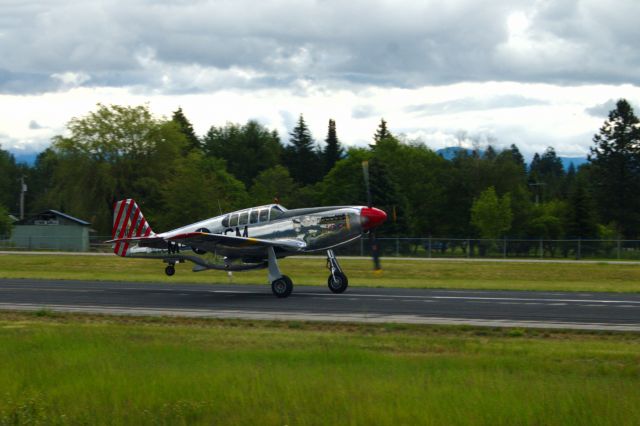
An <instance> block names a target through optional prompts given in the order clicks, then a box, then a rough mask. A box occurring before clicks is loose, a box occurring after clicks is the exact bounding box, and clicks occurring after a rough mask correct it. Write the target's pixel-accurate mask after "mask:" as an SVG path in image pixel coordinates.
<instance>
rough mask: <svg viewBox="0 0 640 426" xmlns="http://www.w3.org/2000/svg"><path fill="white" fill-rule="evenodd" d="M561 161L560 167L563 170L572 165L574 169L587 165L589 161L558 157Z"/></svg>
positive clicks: (582, 158)
mask: <svg viewBox="0 0 640 426" xmlns="http://www.w3.org/2000/svg"><path fill="white" fill-rule="evenodd" d="M558 158H559V159H560V160H561V161H562V166H563V167H564V169H565V170H567V169H568V168H569V166H570V165H571V164H572V163H573V167H575V168H576V169H577V168H578V167H580V166H582V165H583V164H587V163H588V162H589V161H588V160H587V157H558Z"/></svg>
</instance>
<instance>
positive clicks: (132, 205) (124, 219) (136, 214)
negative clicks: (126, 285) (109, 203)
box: [111, 198, 154, 257]
mask: <svg viewBox="0 0 640 426" xmlns="http://www.w3.org/2000/svg"><path fill="white" fill-rule="evenodd" d="M153 234H154V232H153V230H152V229H151V226H149V223H148V222H147V220H146V219H145V218H144V215H143V214H142V211H141V210H140V207H139V206H138V204H137V203H136V202H135V200H133V199H132V198H127V199H126V200H120V201H118V202H117V203H115V205H114V206H113V229H112V230H111V237H112V238H113V239H114V240H116V239H121V238H132V237H148V236H150V235H153ZM128 251H129V243H126V242H118V243H116V244H115V245H114V246H113V252H114V253H115V254H117V255H118V256H123V257H124V256H126V255H127V253H128Z"/></svg>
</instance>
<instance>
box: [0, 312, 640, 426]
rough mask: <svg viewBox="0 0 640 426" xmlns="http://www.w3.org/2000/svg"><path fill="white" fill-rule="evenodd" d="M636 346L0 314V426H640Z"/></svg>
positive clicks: (465, 333)
mask: <svg viewBox="0 0 640 426" xmlns="http://www.w3.org/2000/svg"><path fill="white" fill-rule="evenodd" d="M639 353H640V336H639V335H637V334H631V333H620V334H614V333H597V332H589V333H586V332H585V333H581V332H562V331H541V330H522V329H500V330H494V329H478V328H469V327H444V326H402V325H355V324H341V325H334V324H328V323H320V324H309V323H285V322H282V323H277V322H253V321H231V320H227V321H224V320H203V319H162V318H131V317H100V316H88V315H87V316H83V315H66V314H54V313H51V312H39V313H31V314H29V313H0V424H2V425H13V424H47V425H55V424H98V425H101V424H136V425H145V424H167V425H175V424H224V425H255V424H266V425H283V424H290V425H316V424H317V425H326V424H340V425H343V424H376V425H397V424H426V425H443V424H460V425H466V424H473V425H501V424H502V425H515V424H517V425H541V424H544V425H590V424H597V425H608V424H611V425H637V424H640V404H638V402H639V401H640V362H639V361H640V359H639V358H638V354H639Z"/></svg>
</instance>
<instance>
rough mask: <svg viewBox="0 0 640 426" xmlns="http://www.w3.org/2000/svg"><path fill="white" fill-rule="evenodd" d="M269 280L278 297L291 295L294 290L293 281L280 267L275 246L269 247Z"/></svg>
mask: <svg viewBox="0 0 640 426" xmlns="http://www.w3.org/2000/svg"><path fill="white" fill-rule="evenodd" d="M267 250H268V254H269V282H270V283H271V291H272V292H273V294H274V295H275V296H276V297H279V298H285V297H289V295H290V294H291V292H292V291H293V281H291V278H289V277H288V276H286V275H282V273H281V272H280V268H279V267H278V260H277V258H276V252H275V251H274V250H273V247H269V248H268V249H267Z"/></svg>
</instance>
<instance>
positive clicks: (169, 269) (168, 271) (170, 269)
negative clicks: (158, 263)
mask: <svg viewBox="0 0 640 426" xmlns="http://www.w3.org/2000/svg"><path fill="white" fill-rule="evenodd" d="M164 273H165V274H167V276H170V277H171V276H173V274H175V273H176V268H175V267H174V266H173V265H169V266H167V267H166V268H164Z"/></svg>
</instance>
